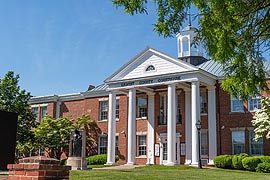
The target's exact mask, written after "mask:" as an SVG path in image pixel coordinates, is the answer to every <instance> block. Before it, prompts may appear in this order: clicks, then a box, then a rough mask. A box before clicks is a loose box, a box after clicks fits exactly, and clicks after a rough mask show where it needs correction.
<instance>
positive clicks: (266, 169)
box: [256, 162, 270, 173]
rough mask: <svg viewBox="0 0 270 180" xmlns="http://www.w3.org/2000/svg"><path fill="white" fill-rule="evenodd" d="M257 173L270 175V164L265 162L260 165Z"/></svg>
mask: <svg viewBox="0 0 270 180" xmlns="http://www.w3.org/2000/svg"><path fill="white" fill-rule="evenodd" d="M256 172H260V173H270V163H269V162H263V163H260V164H258V166H257V167H256Z"/></svg>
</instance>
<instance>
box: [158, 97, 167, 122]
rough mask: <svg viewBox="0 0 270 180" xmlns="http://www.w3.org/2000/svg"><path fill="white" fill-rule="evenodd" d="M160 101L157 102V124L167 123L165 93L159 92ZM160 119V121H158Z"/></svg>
mask: <svg viewBox="0 0 270 180" xmlns="http://www.w3.org/2000/svg"><path fill="white" fill-rule="evenodd" d="M159 97H160V101H159V102H160V103H159V120H158V124H159V125H167V110H168V109H167V108H168V107H167V94H166V93H160V96H159ZM161 121H162V123H160V122H161Z"/></svg>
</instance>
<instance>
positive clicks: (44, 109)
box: [39, 106, 47, 121]
mask: <svg viewBox="0 0 270 180" xmlns="http://www.w3.org/2000/svg"><path fill="white" fill-rule="evenodd" d="M46 115H47V106H41V107H40V116H39V120H40V121H41V120H42V119H43V118H44V117H45V116H46Z"/></svg>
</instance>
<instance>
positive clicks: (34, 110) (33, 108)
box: [31, 107, 38, 120]
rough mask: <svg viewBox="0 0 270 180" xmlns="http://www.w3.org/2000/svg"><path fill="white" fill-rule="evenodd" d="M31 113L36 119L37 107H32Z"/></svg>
mask: <svg viewBox="0 0 270 180" xmlns="http://www.w3.org/2000/svg"><path fill="white" fill-rule="evenodd" d="M31 110H32V113H33V114H34V115H35V117H36V120H38V107H32V109H31Z"/></svg>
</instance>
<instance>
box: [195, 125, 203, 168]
mask: <svg viewBox="0 0 270 180" xmlns="http://www.w3.org/2000/svg"><path fill="white" fill-rule="evenodd" d="M196 128H197V130H198V155H199V156H198V167H199V168H202V162H201V129H202V124H201V121H200V120H198V121H197V122H196Z"/></svg>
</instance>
